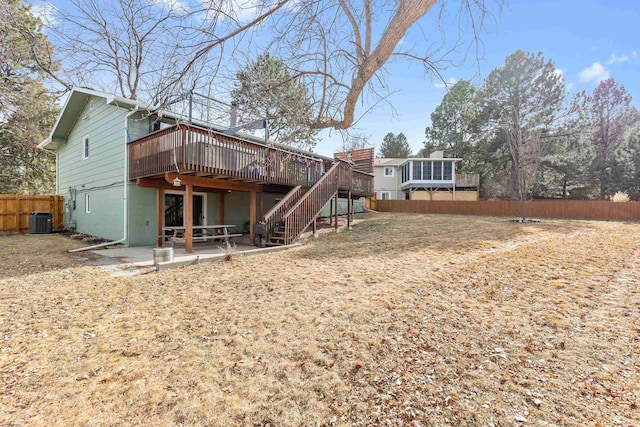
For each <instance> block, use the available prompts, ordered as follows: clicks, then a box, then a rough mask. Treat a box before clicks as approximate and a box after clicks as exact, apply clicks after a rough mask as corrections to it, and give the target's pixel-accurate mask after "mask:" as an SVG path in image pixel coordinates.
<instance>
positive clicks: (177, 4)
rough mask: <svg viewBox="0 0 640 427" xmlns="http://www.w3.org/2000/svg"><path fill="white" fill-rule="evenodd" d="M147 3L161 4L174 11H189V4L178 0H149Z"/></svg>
mask: <svg viewBox="0 0 640 427" xmlns="http://www.w3.org/2000/svg"><path fill="white" fill-rule="evenodd" d="M149 3H150V4H152V5H156V6H163V7H166V8H167V9H169V10H173V11H176V12H188V11H189V5H187V4H186V3H185V2H182V1H180V0H149Z"/></svg>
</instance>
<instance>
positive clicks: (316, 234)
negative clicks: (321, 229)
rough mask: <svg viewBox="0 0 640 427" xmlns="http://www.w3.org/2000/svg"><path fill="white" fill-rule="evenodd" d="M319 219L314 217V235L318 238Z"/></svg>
mask: <svg viewBox="0 0 640 427" xmlns="http://www.w3.org/2000/svg"><path fill="white" fill-rule="evenodd" d="M317 221H318V217H315V218H313V237H315V238H316V239H317V238H318V225H317V224H316V222H317Z"/></svg>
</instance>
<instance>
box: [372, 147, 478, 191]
mask: <svg viewBox="0 0 640 427" xmlns="http://www.w3.org/2000/svg"><path fill="white" fill-rule="evenodd" d="M460 161H462V159H459V158H447V157H444V153H443V152H442V151H436V152H434V153H432V154H431V155H430V156H429V158H411V159H375V163H374V184H373V188H374V192H375V194H376V198H377V199H378V200H467V201H469V200H472V201H476V200H478V190H479V185H480V176H479V175H478V174H457V173H456V163H458V162H460Z"/></svg>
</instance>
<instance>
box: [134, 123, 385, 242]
mask: <svg viewBox="0 0 640 427" xmlns="http://www.w3.org/2000/svg"><path fill="white" fill-rule="evenodd" d="M128 148H129V179H132V180H134V179H135V180H136V182H137V184H138V185H139V186H141V187H148V188H155V189H157V201H156V209H157V217H158V218H161V217H162V215H163V214H164V212H163V190H164V189H180V190H183V191H184V192H185V204H184V209H185V213H184V215H185V233H184V237H181V238H180V239H184V243H185V248H186V250H187V252H191V250H192V243H193V241H194V235H193V224H192V203H191V200H192V197H193V191H200V190H202V189H204V191H207V192H214V191H221V190H238V191H246V192H249V218H250V220H249V223H250V238H251V241H253V238H254V227H255V225H256V224H257V223H258V221H262V222H263V224H264V225H266V226H267V230H268V231H267V234H268V235H272V234H273V233H275V232H276V231H275V230H280V229H281V228H282V230H286V233H285V234H286V235H285V237H283V241H284V243H285V244H288V243H291V242H293V240H294V239H295V238H297V237H298V236H299V235H300V234H301V233H302V232H303V231H304V229H305V228H306V227H308V226H309V225H310V224H312V223H313V224H315V219H316V217H317V215H318V214H319V213H320V211H321V210H322V208H323V206H324V205H325V204H327V203H328V202H329V201H330V200H331V199H332V198H336V200H337V197H344V198H348V199H350V200H352V199H357V198H360V197H371V195H373V175H372V174H371V173H366V172H362V171H359V170H357V169H356V166H357V164H355V163H354V162H346V161H343V160H339V159H336V160H334V161H333V163H331V161H327V160H326V159H323V158H321V157H319V156H318V157H314V156H313V154H309V155H306V154H304V153H300V152H296V151H288V150H285V149H282V148H278V147H272V146H266V145H264V144H259V143H255V142H250V141H246V140H243V139H239V138H236V137H233V136H228V135H224V134H222V133H220V132H215V131H212V130H208V129H205V128H201V127H197V126H193V125H189V124H182V123H180V124H176V125H174V126H172V127H170V128H167V129H163V130H160V131H157V132H154V133H152V134H149V135H147V136H145V137H143V138H140V139H138V140H135V141H132V142H130V143H129V146H128ZM371 152H373V150H371ZM371 155H372V154H371ZM325 162H326V164H325ZM264 192H276V193H282V194H286V197H285V198H284V199H282V200H281V201H280V203H279V204H278V205H276V206H277V208H276V209H275V210H272V211H273V212H270V213H269V214H268V215H266V216H265V217H262V214H261V213H258V212H257V207H258V206H260V203H258V201H257V200H258V199H260V200H261V197H262V196H261V194H262V193H264ZM350 204H351V203H350ZM220 206H221V212H223V211H224V192H222V193H220ZM336 212H337V209H336ZM221 215H222V214H221ZM281 225H282V227H281ZM157 227H158V236H160V237H159V238H158V242H157V244H158V245H159V246H161V245H162V243H163V242H162V240H163V239H162V236H163V230H162V224H161V222H158V224H157ZM278 232H280V231H278Z"/></svg>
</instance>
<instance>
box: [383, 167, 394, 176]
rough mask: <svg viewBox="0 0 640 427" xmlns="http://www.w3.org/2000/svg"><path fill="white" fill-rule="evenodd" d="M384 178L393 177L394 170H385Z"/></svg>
mask: <svg viewBox="0 0 640 427" xmlns="http://www.w3.org/2000/svg"><path fill="white" fill-rule="evenodd" d="M384 176H393V168H384Z"/></svg>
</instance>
